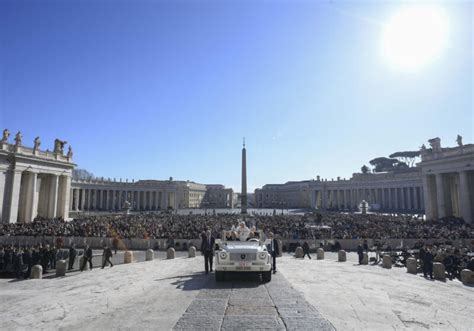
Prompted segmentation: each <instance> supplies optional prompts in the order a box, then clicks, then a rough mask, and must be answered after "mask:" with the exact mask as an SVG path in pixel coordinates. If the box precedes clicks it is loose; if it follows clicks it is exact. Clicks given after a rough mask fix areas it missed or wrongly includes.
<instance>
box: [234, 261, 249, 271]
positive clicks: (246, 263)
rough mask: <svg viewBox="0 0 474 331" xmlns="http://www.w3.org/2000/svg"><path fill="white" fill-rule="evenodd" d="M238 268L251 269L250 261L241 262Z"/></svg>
mask: <svg viewBox="0 0 474 331" xmlns="http://www.w3.org/2000/svg"><path fill="white" fill-rule="evenodd" d="M237 270H250V263H248V262H239V265H238V266H237Z"/></svg>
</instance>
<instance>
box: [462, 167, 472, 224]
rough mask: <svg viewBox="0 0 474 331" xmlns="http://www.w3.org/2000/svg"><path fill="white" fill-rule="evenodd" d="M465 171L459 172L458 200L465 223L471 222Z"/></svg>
mask: <svg viewBox="0 0 474 331" xmlns="http://www.w3.org/2000/svg"><path fill="white" fill-rule="evenodd" d="M467 176H468V174H467V171H461V172H459V200H460V206H461V208H460V209H461V216H462V218H463V219H464V221H466V222H467V223H472V206H471V198H470V197H471V194H472V192H469V181H468V177H467Z"/></svg>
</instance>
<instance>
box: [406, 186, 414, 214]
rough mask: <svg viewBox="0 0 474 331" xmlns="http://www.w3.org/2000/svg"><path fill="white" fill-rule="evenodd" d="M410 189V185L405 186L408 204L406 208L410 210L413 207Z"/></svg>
mask: <svg viewBox="0 0 474 331" xmlns="http://www.w3.org/2000/svg"><path fill="white" fill-rule="evenodd" d="M411 190H412V188H411V187H408V188H407V204H408V208H407V209H408V210H412V209H413V203H412V202H413V201H412V199H413V198H412V194H411Z"/></svg>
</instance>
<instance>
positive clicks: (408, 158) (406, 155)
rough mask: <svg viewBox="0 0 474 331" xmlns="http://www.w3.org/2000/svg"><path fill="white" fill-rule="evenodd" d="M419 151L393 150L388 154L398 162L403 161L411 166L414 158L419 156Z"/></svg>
mask: <svg viewBox="0 0 474 331" xmlns="http://www.w3.org/2000/svg"><path fill="white" fill-rule="evenodd" d="M420 155H421V152H420V151H404V152H395V153H393V154H390V155H389V156H390V157H391V158H396V159H398V160H399V161H400V162H404V163H406V164H407V165H408V167H413V166H414V165H415V162H416V158H417V157H420Z"/></svg>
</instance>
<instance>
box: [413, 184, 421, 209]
mask: <svg viewBox="0 0 474 331" xmlns="http://www.w3.org/2000/svg"><path fill="white" fill-rule="evenodd" d="M418 191H419V187H417V186H415V187H414V188H413V203H414V207H415V209H416V210H420V209H421V208H420V204H419V200H418Z"/></svg>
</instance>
